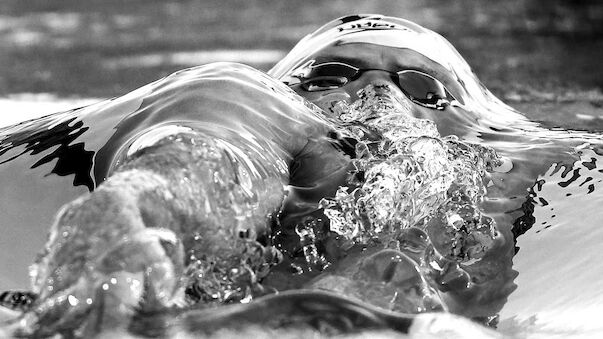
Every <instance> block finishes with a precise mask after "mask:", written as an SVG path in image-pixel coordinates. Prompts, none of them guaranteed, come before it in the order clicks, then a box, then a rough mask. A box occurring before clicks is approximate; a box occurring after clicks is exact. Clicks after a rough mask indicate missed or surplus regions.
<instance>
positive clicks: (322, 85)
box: [300, 62, 358, 92]
mask: <svg viewBox="0 0 603 339" xmlns="http://www.w3.org/2000/svg"><path fill="white" fill-rule="evenodd" d="M357 74H358V68H356V67H353V66H350V65H346V64H343V63H339V62H329V63H325V64H320V65H316V66H313V67H312V68H310V71H309V72H308V73H307V74H305V75H304V76H303V77H300V80H301V86H302V88H303V89H304V90H306V91H308V92H317V91H326V90H329V89H336V88H339V87H341V86H343V85H345V84H347V83H348V81H350V80H352V79H353V78H354V77H355V76H356V75H357Z"/></svg>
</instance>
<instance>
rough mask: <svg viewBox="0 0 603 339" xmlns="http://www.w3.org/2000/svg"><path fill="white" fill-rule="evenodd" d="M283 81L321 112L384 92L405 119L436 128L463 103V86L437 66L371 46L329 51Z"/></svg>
mask: <svg viewBox="0 0 603 339" xmlns="http://www.w3.org/2000/svg"><path fill="white" fill-rule="evenodd" d="M282 80H283V81H285V83H287V84H288V85H289V86H290V87H291V88H292V89H293V90H294V91H295V92H297V93H298V94H299V95H301V96H303V97H305V98H306V99H308V100H310V101H311V102H313V103H315V104H317V105H318V106H319V107H321V108H322V109H323V110H325V111H329V110H330V109H331V108H332V107H333V104H334V103H336V102H338V101H346V102H353V101H355V100H357V99H358V93H359V91H361V90H362V89H363V88H366V86H368V85H373V86H375V87H378V88H379V87H388V88H389V89H390V93H393V94H394V95H393V97H395V98H396V99H397V100H399V101H403V102H405V105H404V106H405V107H410V112H408V113H409V114H411V115H412V116H414V117H418V118H428V119H432V120H434V121H436V122H437V121H439V120H442V118H443V117H442V115H444V114H446V113H445V112H446V111H448V110H450V109H451V107H461V106H462V105H463V103H464V99H465V91H464V89H463V88H462V86H460V85H459V84H458V82H457V80H456V79H454V78H453V77H452V76H451V75H450V74H449V72H448V71H447V70H446V69H445V68H444V67H442V66H440V65H439V64H437V63H435V62H433V61H431V60H429V59H428V58H426V57H424V56H423V55H421V54H419V53H417V52H415V51H413V50H410V49H400V48H394V47H386V46H381V45H377V44H371V43H350V44H344V45H333V46H328V47H326V48H324V49H322V50H320V51H318V52H317V53H315V54H314V55H312V56H311V57H310V58H308V61H307V62H306V63H305V64H304V67H301V68H298V69H296V70H294V71H292V72H291V73H290V74H289V75H288V76H287V77H285V78H283V79H282Z"/></svg>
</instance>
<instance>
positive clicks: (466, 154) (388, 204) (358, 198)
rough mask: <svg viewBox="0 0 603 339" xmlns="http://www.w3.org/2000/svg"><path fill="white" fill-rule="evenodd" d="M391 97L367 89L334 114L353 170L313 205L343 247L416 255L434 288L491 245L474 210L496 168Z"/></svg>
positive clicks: (495, 160)
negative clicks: (350, 149) (348, 144)
mask: <svg viewBox="0 0 603 339" xmlns="http://www.w3.org/2000/svg"><path fill="white" fill-rule="evenodd" d="M392 93H393V92H392V91H391V90H389V89H388V88H387V87H375V86H373V85H369V86H367V87H366V88H364V89H363V90H361V91H360V92H359V99H358V100H357V101H356V102H354V103H352V104H346V103H345V102H338V103H337V104H335V105H334V106H333V109H332V110H331V114H332V115H331V117H330V119H331V120H333V121H334V123H336V124H337V125H339V126H341V128H340V130H339V131H338V132H339V133H340V134H342V135H343V136H346V137H351V138H354V139H356V140H357V143H356V145H355V159H354V160H353V165H354V170H353V171H351V173H350V174H349V177H348V180H347V183H346V186H341V187H340V188H339V190H338V191H337V192H336V194H335V196H334V197H333V198H324V199H322V200H321V201H320V204H319V205H320V207H321V208H323V209H324V214H325V216H326V217H327V218H328V220H329V229H330V231H331V232H334V233H336V234H337V235H338V237H339V238H340V239H344V241H345V242H347V243H348V247H351V246H355V245H361V246H367V245H369V244H371V243H375V242H378V243H381V244H383V245H384V246H386V247H390V248H391V247H393V248H396V249H400V250H402V251H407V252H411V253H412V252H415V254H413V255H412V256H413V257H415V258H417V264H418V265H420V266H422V270H423V271H425V273H426V274H429V275H432V276H437V277H438V278H437V279H436V280H441V279H442V278H443V277H442V275H448V274H451V273H450V271H451V266H452V267H454V269H452V271H454V273H453V274H457V275H458V274H466V273H463V272H462V269H461V268H460V267H461V266H459V265H461V264H464V265H469V264H471V263H473V262H475V261H479V260H480V258H482V257H483V256H484V255H485V253H486V252H487V251H488V250H489V249H490V248H491V247H492V244H493V243H494V240H495V239H496V238H497V237H498V232H497V229H496V225H495V222H494V220H493V219H492V218H490V217H489V216H487V215H485V214H484V212H483V211H482V209H481V208H480V202H481V201H482V200H483V198H484V196H485V194H486V189H485V187H486V184H487V183H488V181H489V175H488V172H489V171H491V170H492V168H493V167H496V166H499V165H500V164H501V163H502V161H501V160H500V158H499V157H498V156H497V154H496V153H495V151H494V150H493V149H492V148H489V147H484V146H480V145H476V144H471V143H468V142H464V141H460V140H459V139H458V138H457V137H456V136H446V137H442V136H441V135H440V134H439V133H438V130H437V128H436V125H435V124H434V123H433V122H432V121H430V120H425V119H418V118H414V117H412V116H411V115H410V114H409V113H408V112H410V110H409V108H408V107H407V106H406V105H405V102H404V101H403V100H399V99H397V98H396V97H395V96H394V94H392ZM419 233H421V234H424V236H423V237H421V236H416V235H417V234H419ZM413 234H414V235H415V236H413ZM416 252H421V253H422V254H421V255H416ZM308 260H312V261H316V258H313V257H310V258H309V259H308ZM459 270H461V272H459ZM467 280H468V279H467Z"/></svg>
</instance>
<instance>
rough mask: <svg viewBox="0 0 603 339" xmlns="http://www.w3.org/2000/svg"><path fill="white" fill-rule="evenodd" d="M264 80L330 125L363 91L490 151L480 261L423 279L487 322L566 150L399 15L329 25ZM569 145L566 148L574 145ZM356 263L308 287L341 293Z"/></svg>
mask: <svg viewBox="0 0 603 339" xmlns="http://www.w3.org/2000/svg"><path fill="white" fill-rule="evenodd" d="M269 74H270V75H272V76H274V77H276V78H278V79H280V80H281V81H283V82H284V83H285V84H287V85H288V86H290V87H291V88H292V89H293V90H295V92H297V93H298V94H299V95H301V96H302V97H304V98H306V99H308V100H309V101H311V102H313V103H314V104H316V105H317V106H319V107H320V108H321V109H322V110H323V111H324V112H325V116H327V117H330V118H331V119H334V120H337V119H340V117H342V116H344V115H345V114H347V113H346V107H362V105H363V102H366V101H367V98H366V97H367V93H373V94H372V95H373V96H375V97H377V98H378V99H374V100H376V101H378V102H380V103H384V105H386V106H388V107H397V108H398V111H399V114H400V115H399V117H400V118H399V119H426V120H430V121H433V122H434V123H435V125H436V126H437V130H438V132H439V136H441V137H446V136H457V137H459V138H460V140H461V141H464V142H469V143H473V144H479V145H484V146H491V147H492V148H493V149H495V150H496V152H497V153H498V155H499V156H500V161H501V162H500V163H499V164H497V165H496V166H494V167H495V168H493V169H492V170H490V173H488V175H487V178H486V182H489V184H488V185H489V187H488V188H487V195H486V196H484V197H483V199H482V200H480V201H479V204H478V205H479V206H481V208H482V209H483V213H484V215H489V216H491V217H493V218H494V219H495V221H496V231H495V232H496V233H497V234H498V237H497V239H496V241H495V243H494V244H492V245H490V247H489V248H488V249H487V254H485V255H484V256H483V257H482V258H481V260H479V261H478V262H475V263H463V264H461V268H462V269H461V270H460V271H456V272H457V273H455V274H457V275H458V276H456V277H450V278H443V280H447V279H450V281H442V280H440V281H439V282H436V283H433V282H432V285H434V287H436V288H437V289H439V291H440V293H442V294H443V297H444V298H445V304H447V306H448V308H449V310H450V311H451V312H454V313H458V314H463V315H466V316H469V317H476V318H483V317H484V316H486V317H488V316H491V317H494V316H495V315H496V313H497V312H498V311H499V310H500V309H501V308H502V306H503V304H504V302H505V300H506V298H507V296H508V295H509V294H510V293H511V292H512V291H513V290H514V288H515V285H514V283H513V280H514V278H515V276H516V274H517V273H516V272H515V271H513V270H512V268H511V267H512V257H513V255H514V251H515V250H516V249H514V241H515V237H516V236H517V235H519V234H521V233H522V232H525V230H526V229H527V228H529V227H530V226H531V224H530V220H533V218H531V214H529V210H528V211H525V210H524V209H522V202H525V201H526V200H525V199H526V197H527V195H528V194H527V192H528V189H530V188H531V187H532V186H533V185H534V182H535V181H536V179H537V177H538V175H540V174H543V173H544V172H545V171H546V170H547V169H548V168H549V166H550V165H551V164H552V163H555V162H559V161H564V162H565V163H566V164H568V165H569V164H571V163H573V162H574V161H576V160H577V157H576V156H575V155H568V149H569V147H568V145H560V144H559V143H555V142H551V133H550V132H549V131H547V132H549V133H547V134H546V135H545V134H543V130H542V129H541V128H539V127H538V126H537V124H535V123H533V122H530V121H528V120H527V119H526V118H525V117H524V116H522V115H521V114H519V113H518V112H516V111H515V110H514V109H512V108H510V107H508V106H507V105H505V104H504V103H502V102H501V101H500V100H498V99H497V98H495V97H494V96H493V95H492V94H491V93H490V92H489V91H488V90H487V89H486V88H485V87H484V86H483V85H482V84H481V83H480V82H479V80H478V79H477V77H476V76H475V74H474V73H473V72H472V71H471V69H470V67H469V65H468V64H467V63H466V62H465V61H464V60H463V58H462V57H461V56H460V55H459V54H458V52H457V51H456V50H455V49H454V48H453V47H452V46H451V45H450V44H449V43H448V42H447V41H446V40H445V39H444V38H443V37H441V36H440V35H438V34H436V33H434V32H432V31H430V30H428V29H426V28H423V27H421V26H419V25H417V24H414V23H412V22H410V21H407V20H403V19H399V18H393V17H387V16H381V15H354V16H348V17H344V18H340V19H337V20H334V21H332V22H330V23H328V24H326V25H324V26H323V27H321V28H320V29H318V30H317V31H316V32H314V33H312V34H310V35H308V36H306V37H305V38H304V39H303V40H301V41H300V42H299V43H298V44H297V45H296V46H295V47H294V48H293V50H292V51H291V52H290V53H289V54H288V55H287V56H285V57H284V58H283V59H282V60H281V61H280V62H279V63H278V64H277V65H276V66H274V67H273V68H272V69H271V70H270V71H269ZM342 107H343V109H342ZM342 112H343V114H342ZM340 120H341V119H340ZM519 141H523V142H524V143H526V144H530V145H532V146H531V147H529V148H524V149H523V151H522V152H519V153H518V152H517V150H516V149H515V148H513V145H514V144H513V143H516V142H519ZM576 141H577V142H576V144H574V145H573V146H577V145H578V144H579V143H580V142H584V139H582V140H580V141H578V140H576ZM543 157H544V158H543ZM308 190H311V188H307V189H306V191H308ZM305 193H306V194H308V193H307V192H305ZM308 195H310V194H308ZM516 197H519V198H520V199H515V198H516ZM299 213H301V212H299ZM289 215H292V214H289ZM322 218H323V219H324V218H325V217H322ZM531 222H532V223H533V221H531ZM282 224H283V228H284V230H283V232H291V233H292V232H293V228H294V227H295V226H294V222H292V223H290V224H288V223H287V222H286V221H284V222H283V223H282ZM436 229H437V231H436ZM441 231H442V229H441V228H438V227H435V228H433V230H432V232H431V234H430V236H431V237H432V238H437V237H438V235H437V234H438V232H439V234H441ZM428 233H429V227H428ZM434 233H435V234H434ZM319 247H323V248H324V247H328V245H325V244H320V245H319ZM359 262H362V259H358V258H356V259H350V257H348V258H347V259H344V260H342V262H341V264H339V265H336V264H335V263H331V264H332V267H330V268H328V269H327V270H326V271H324V272H323V274H322V275H323V276H324V279H323V280H326V281H328V280H332V281H331V282H329V283H324V282H323V283H318V284H316V285H317V286H319V287H321V288H326V289H331V290H341V289H342V287H341V286H342V285H345V284H346V283H350V282H349V280H348V279H350V278H351V277H353V278H352V280H354V279H357V278H358V272H356V271H351V272H350V270H349V269H347V271H346V268H345V267H351V266H354V265H358V263H359ZM463 271H464V272H465V273H468V277H467V276H464V273H463ZM459 272H461V273H459ZM453 275H454V274H453ZM334 277H335V278H334ZM459 277H463V278H462V279H459ZM339 278H340V279H339ZM467 279H469V281H470V283H469V284H467ZM436 280H438V279H436ZM318 281H320V278H318Z"/></svg>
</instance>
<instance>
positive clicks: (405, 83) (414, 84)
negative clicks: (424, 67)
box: [397, 70, 455, 109]
mask: <svg viewBox="0 0 603 339" xmlns="http://www.w3.org/2000/svg"><path fill="white" fill-rule="evenodd" d="M397 74H398V85H399V86H400V89H402V91H403V92H404V94H406V95H407V96H408V97H409V98H410V99H411V100H412V101H414V102H416V103H418V104H420V105H422V106H425V107H429V108H435V109H444V107H445V106H446V105H449V104H450V102H451V101H453V100H455V98H454V97H453V96H452V94H450V92H449V91H448V90H447V89H446V87H444V85H443V84H442V83H441V82H440V81H439V80H437V79H436V78H434V77H432V76H430V75H427V74H425V73H422V72H419V71H413V70H407V71H401V72H398V73H397Z"/></svg>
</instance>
